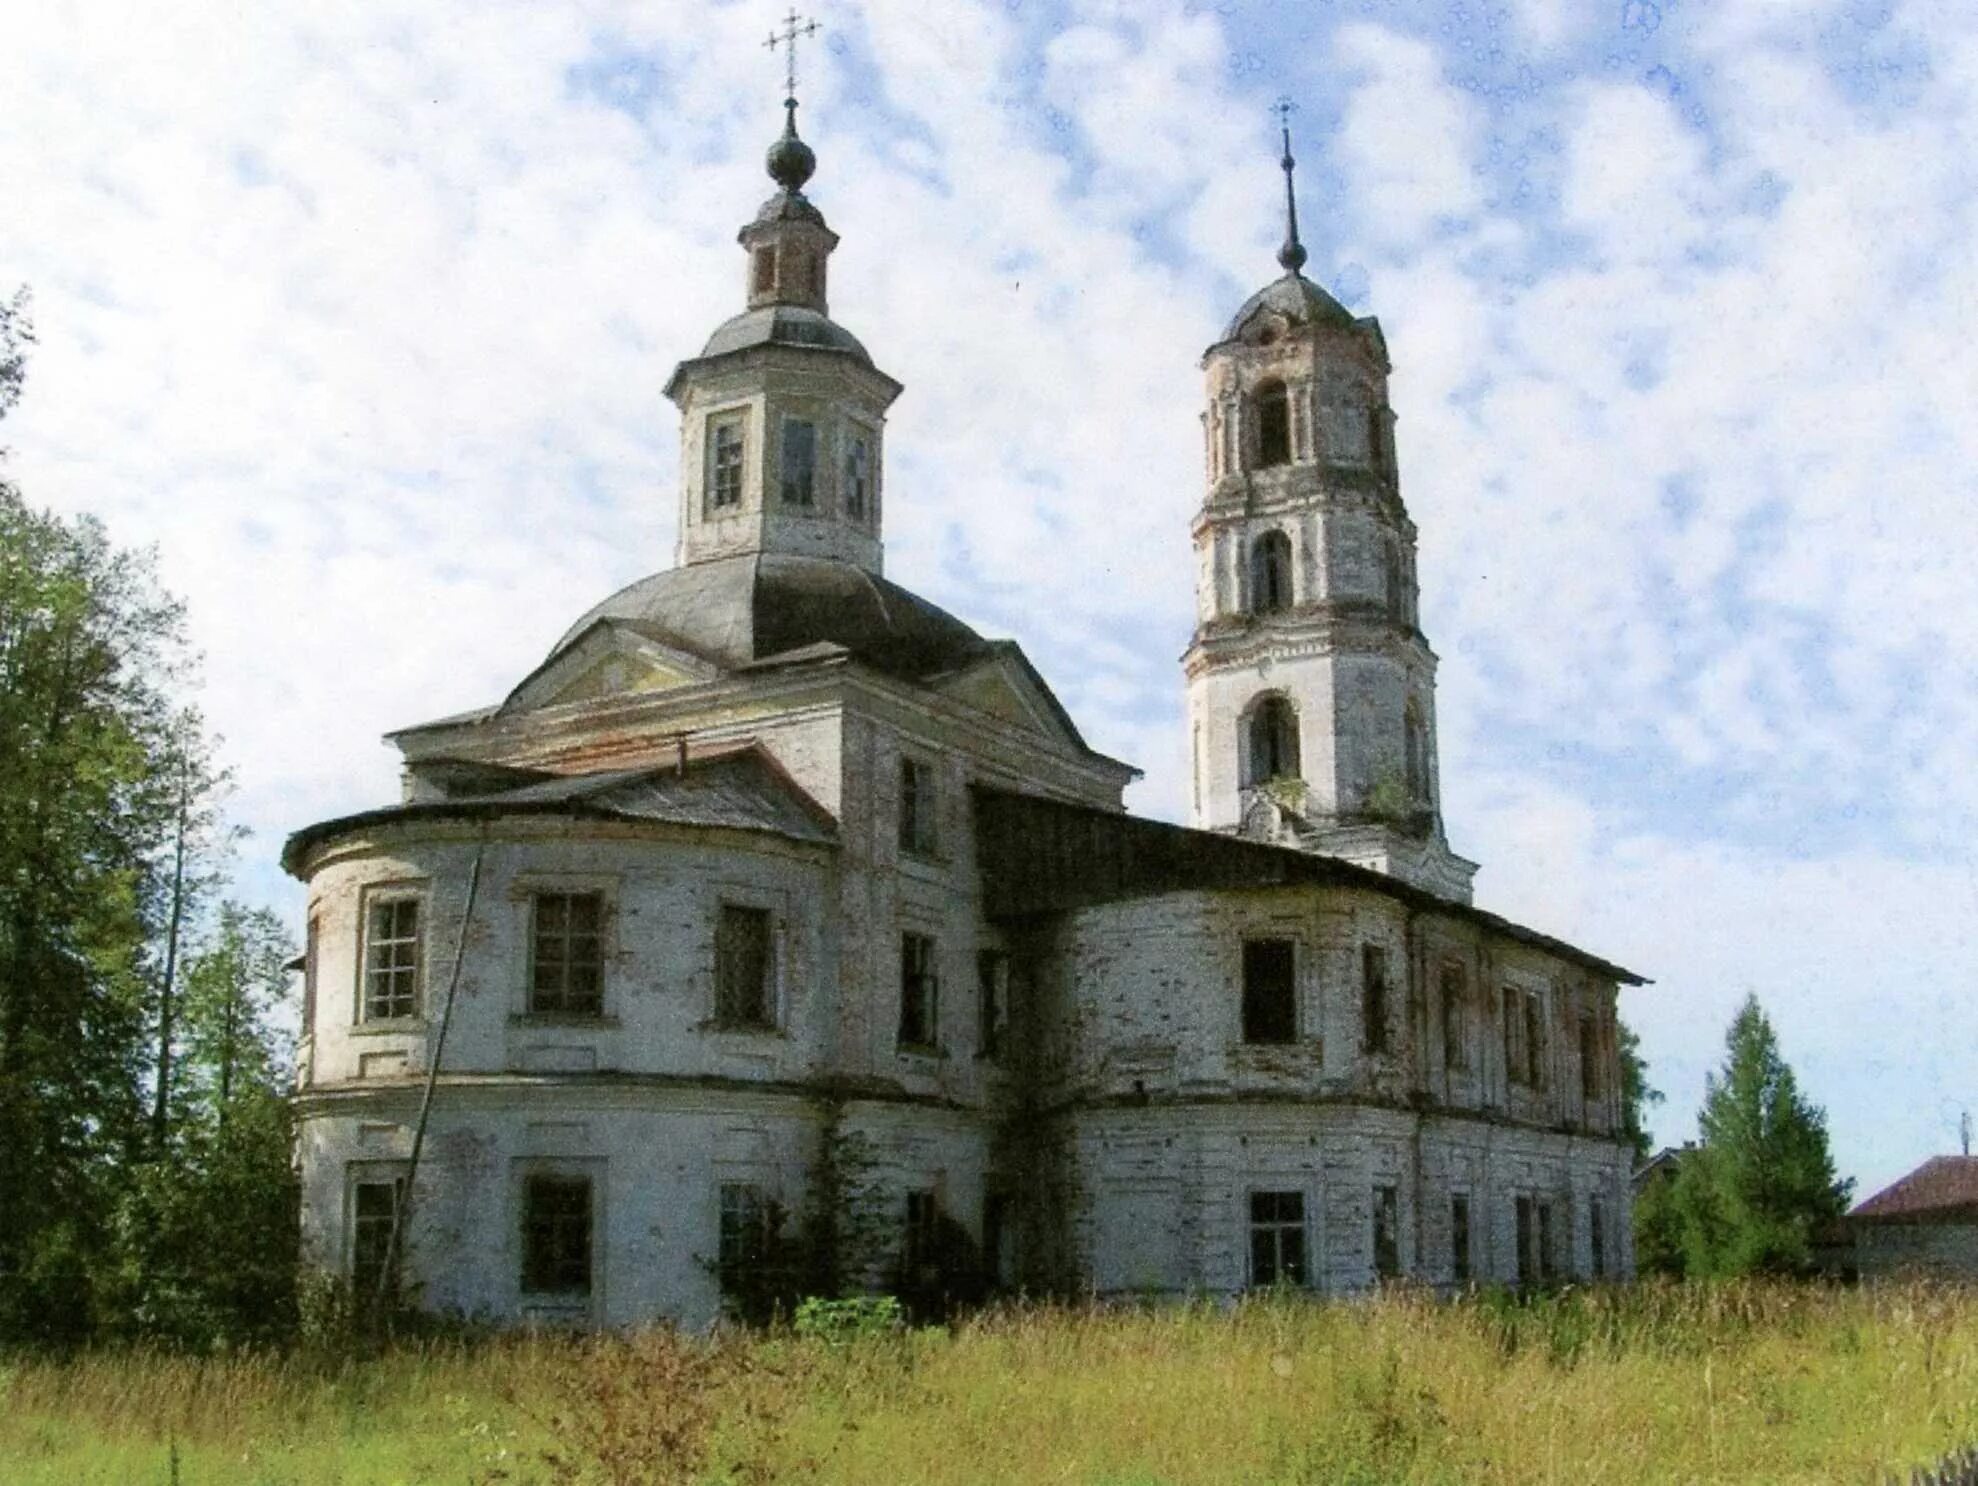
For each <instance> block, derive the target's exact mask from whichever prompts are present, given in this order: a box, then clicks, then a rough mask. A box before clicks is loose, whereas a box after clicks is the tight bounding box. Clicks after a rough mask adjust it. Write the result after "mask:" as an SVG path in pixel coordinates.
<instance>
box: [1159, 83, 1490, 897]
mask: <svg viewBox="0 0 1978 1486" xmlns="http://www.w3.org/2000/svg"><path fill="white" fill-rule="evenodd" d="M1291 111H1292V109H1291V104H1290V101H1289V100H1284V101H1281V102H1280V103H1279V104H1278V109H1277V113H1278V134H1279V140H1280V142H1281V146H1282V154H1281V157H1280V163H1281V164H1282V166H1283V168H1284V208H1285V233H1284V245H1283V246H1282V247H1281V248H1279V250H1278V255H1277V261H1278V263H1279V265H1280V266H1281V267H1282V268H1283V269H1284V275H1283V277H1281V278H1279V279H1276V280H1274V281H1273V282H1271V283H1269V284H1267V285H1265V286H1264V287H1263V288H1262V289H1260V290H1258V291H1257V293H1255V294H1254V295H1252V296H1251V297H1250V299H1249V300H1248V301H1247V302H1245V304H1244V305H1243V307H1242V308H1241V309H1239V310H1238V311H1237V312H1236V316H1235V318H1234V319H1232V320H1231V321H1230V322H1229V325H1228V327H1227V328H1226V329H1225V330H1224V331H1223V333H1222V337H1221V339H1219V340H1218V341H1217V342H1216V343H1215V344H1214V345H1213V346H1211V347H1209V349H1208V351H1207V352H1205V353H1204V355H1203V358H1202V367H1203V370H1204V372H1205V373H1206V375H1207V381H1208V407H1207V410H1206V411H1205V413H1204V414H1203V431H1204V433H1205V434H1206V436H1207V455H1208V461H1207V462H1208V492H1207V494H1206V496H1205V497H1204V499H1203V502H1202V507H1201V509H1200V510H1199V511H1198V512H1197V513H1196V516H1195V520H1194V522H1193V524H1192V527H1191V535H1192V536H1193V538H1194V543H1195V554H1196V627H1195V637H1194V641H1193V643H1191V644H1190V646H1189V648H1188V653H1187V654H1186V655H1185V656H1184V657H1183V660H1182V665H1183V668H1184V674H1185V676H1186V683H1187V692H1188V715H1189V730H1190V737H1191V741H1192V744H1193V761H1192V769H1193V784H1192V790H1191V812H1190V821H1191V824H1193V825H1195V826H1198V827H1203V828H1207V829H1211V830H1221V831H1230V832H1234V833H1237V834H1241V835H1245V836H1251V837H1255V838H1259V839H1263V840H1268V841H1273V842H1277V843H1279V844H1281V845H1286V846H1294V847H1298V848H1301V849H1303V850H1306V851H1313V852H1320V853H1323V854H1325V855H1328V856H1337V857H1343V858H1345V859H1346V860H1348V861H1353V862H1358V863H1359V864H1361V865H1363V866H1368V867H1373V868H1375V869H1377V870H1379V871H1383V872H1388V873H1392V874H1393V875H1394V876H1397V877H1400V878H1403V879H1405V880H1407V881H1409V882H1413V883H1415V884H1416V885H1418V886H1421V887H1425V888H1428V889H1429V890H1430V891H1432V892H1437V893H1440V894H1442V895H1443V896H1445V897H1450V898H1455V899H1459V900H1462V901H1466V902H1467V901H1468V899H1469V895H1470V879H1471V876H1472V875H1473V874H1474V872H1475V871H1476V868H1475V866H1474V865H1473V864H1472V863H1469V862H1466V861H1464V860H1463V858H1461V857H1459V856H1457V855H1456V854H1455V853H1454V852H1452V851H1451V850H1450V849H1449V845H1448V842H1447V841H1446V839H1445V838H1444V836H1443V830H1442V811H1441V802H1440V789H1439V786H1438V782H1437V773H1436V749H1435V665H1436V658H1435V652H1434V651H1432V650H1430V649H1429V645H1428V641H1427V639H1426V638H1425V637H1424V636H1423V634H1422V632H1421V628H1420V624H1419V619H1418V615H1417V613H1416V607H1415V597H1416V593H1415V526H1414V523H1413V522H1412V521H1411V520H1409V518H1408V512H1407V508H1406V507H1405V506H1404V505H1403V504H1402V500H1401V483H1400V476H1399V472H1398V470H1397V468H1396V462H1395V452H1394V432H1393V425H1394V414H1393V412H1392V410H1391V409H1390V407H1389V405H1388V397H1387V377H1388V373H1389V371H1390V370H1391V367H1390V366H1389V363H1388V358H1387V345H1386V342H1385V340H1384V339H1383V338H1382V336H1381V331H1380V325H1379V323H1378V322H1377V321H1375V320H1374V319H1372V318H1371V317H1366V318H1356V317H1355V316H1354V315H1353V314H1352V312H1351V311H1349V310H1348V309H1347V308H1346V307H1345V306H1344V305H1342V304H1340V303H1339V301H1338V300H1336V299H1334V298H1333V297H1332V296H1331V295H1330V294H1328V293H1326V292H1325V290H1323V289H1321V288H1320V287H1319V286H1318V285H1316V284H1314V283H1313V282H1312V281H1311V280H1309V279H1307V278H1306V277H1305V276H1304V274H1303V273H1302V272H1300V270H1301V269H1302V268H1303V267H1304V265H1305V262H1306V253H1305V245H1304V243H1303V242H1301V241H1300V240H1299V236H1298V197H1297V191H1296V188H1295V183H1294V178H1293V174H1292V172H1293V169H1294V167H1295V164H1296V162H1295V161H1294V160H1293V158H1292V154H1291V125H1290V115H1291Z"/></svg>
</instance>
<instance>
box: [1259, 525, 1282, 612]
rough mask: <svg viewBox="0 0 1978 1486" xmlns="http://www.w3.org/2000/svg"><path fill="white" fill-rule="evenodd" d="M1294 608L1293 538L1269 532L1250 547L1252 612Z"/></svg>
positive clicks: (1278, 532) (1280, 533) (1276, 532)
mask: <svg viewBox="0 0 1978 1486" xmlns="http://www.w3.org/2000/svg"><path fill="white" fill-rule="evenodd" d="M1290 607H1291V538H1289V537H1287V536H1286V535H1285V534H1284V533H1283V532H1281V531H1267V532H1265V533H1264V534H1263V535H1262V536H1260V537H1258V538H1257V540H1256V541H1255V542H1254V543H1253V544H1252V545H1251V548H1250V609H1251V612H1252V613H1255V614H1274V613H1276V612H1277V611H1278V610H1280V609H1289V608H1290Z"/></svg>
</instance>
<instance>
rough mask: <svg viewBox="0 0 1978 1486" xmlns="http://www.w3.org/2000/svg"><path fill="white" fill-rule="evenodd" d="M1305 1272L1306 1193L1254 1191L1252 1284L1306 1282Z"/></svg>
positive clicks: (1251, 1211) (1251, 1217) (1259, 1285)
mask: <svg viewBox="0 0 1978 1486" xmlns="http://www.w3.org/2000/svg"><path fill="white" fill-rule="evenodd" d="M1305 1282H1306V1271H1305V1194H1304V1193H1303V1192H1252V1193H1251V1194H1250V1283H1251V1284H1252V1285H1254V1286H1256V1287H1258V1288H1259V1289H1261V1288H1263V1287H1265V1286H1268V1285H1302V1284H1304V1283H1305Z"/></svg>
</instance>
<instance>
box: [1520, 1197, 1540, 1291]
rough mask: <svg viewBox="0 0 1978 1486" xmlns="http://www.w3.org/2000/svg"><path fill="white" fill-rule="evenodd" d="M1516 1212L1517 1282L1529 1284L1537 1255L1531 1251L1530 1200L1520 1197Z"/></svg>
mask: <svg viewBox="0 0 1978 1486" xmlns="http://www.w3.org/2000/svg"><path fill="white" fill-rule="evenodd" d="M1517 1212H1518V1283H1519V1284H1520V1285H1529V1284H1530V1283H1531V1282H1532V1280H1533V1278H1534V1276H1536V1275H1537V1273H1538V1260H1537V1256H1536V1255H1535V1254H1534V1253H1533V1251H1532V1242H1533V1238H1532V1200H1531V1198H1529V1197H1520V1198H1519V1199H1518V1204H1517Z"/></svg>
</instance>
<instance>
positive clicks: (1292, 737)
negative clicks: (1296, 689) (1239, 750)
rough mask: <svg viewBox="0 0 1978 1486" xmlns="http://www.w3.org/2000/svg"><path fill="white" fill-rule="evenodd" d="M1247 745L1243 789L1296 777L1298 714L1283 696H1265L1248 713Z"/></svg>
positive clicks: (1297, 764)
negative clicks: (1245, 773)
mask: <svg viewBox="0 0 1978 1486" xmlns="http://www.w3.org/2000/svg"><path fill="white" fill-rule="evenodd" d="M1248 744H1249V746H1248V748H1247V749H1246V750H1245V759H1244V762H1245V763H1246V765H1247V766H1248V768H1247V777H1246V778H1245V779H1244V781H1243V782H1244V785H1245V787H1246V788H1248V787H1251V786H1254V785H1259V784H1269V783H1270V782H1271V781H1272V780H1273V779H1296V778H1297V777H1298V771H1299V759H1298V712H1297V710H1296V709H1295V708H1294V707H1293V706H1292V705H1291V703H1290V702H1289V701H1288V700H1286V699H1285V698H1284V697H1281V696H1268V697H1265V698H1264V699H1263V700H1262V701H1261V702H1259V703H1258V704H1257V706H1256V709H1255V710H1254V711H1252V712H1251V714H1250V726H1249V739H1248Z"/></svg>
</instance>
